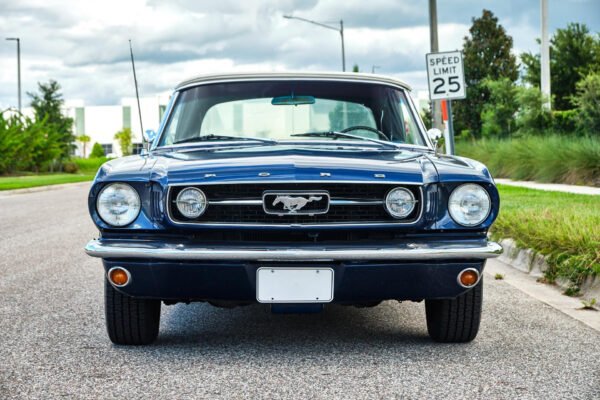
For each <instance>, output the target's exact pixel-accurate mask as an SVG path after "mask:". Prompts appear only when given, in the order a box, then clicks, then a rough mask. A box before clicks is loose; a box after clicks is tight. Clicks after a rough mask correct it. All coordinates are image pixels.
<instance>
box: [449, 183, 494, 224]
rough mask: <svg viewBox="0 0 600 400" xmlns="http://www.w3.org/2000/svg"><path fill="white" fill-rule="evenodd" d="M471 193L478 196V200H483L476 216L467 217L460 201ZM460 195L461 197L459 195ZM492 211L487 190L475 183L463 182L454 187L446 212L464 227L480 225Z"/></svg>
mask: <svg viewBox="0 0 600 400" xmlns="http://www.w3.org/2000/svg"><path fill="white" fill-rule="evenodd" d="M467 195H471V196H475V197H478V200H479V201H484V202H485V203H484V204H483V206H482V208H481V210H482V212H480V213H479V216H478V217H477V218H474V217H468V216H466V213H465V212H464V211H463V209H462V208H463V205H462V201H463V200H464V198H465V196H467ZM459 196H462V197H459ZM491 212H492V199H491V197H490V194H489V193H488V191H487V190H486V189H485V188H484V187H482V186H481V185H478V184H476V183H464V184H462V185H459V186H457V187H456V188H454V190H453V191H452V193H451V194H450V197H449V198H448V213H449V214H450V217H452V219H453V220H454V222H456V223H457V224H459V225H462V226H466V227H474V226H477V225H481V224H482V223H483V222H484V221H485V220H486V219H487V218H488V217H489V215H490V213H491Z"/></svg>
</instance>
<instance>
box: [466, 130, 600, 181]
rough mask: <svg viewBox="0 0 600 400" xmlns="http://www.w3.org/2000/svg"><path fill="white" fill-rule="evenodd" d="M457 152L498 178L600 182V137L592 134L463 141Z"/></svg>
mask: <svg viewBox="0 0 600 400" xmlns="http://www.w3.org/2000/svg"><path fill="white" fill-rule="evenodd" d="M456 152H457V154H459V155H461V156H465V157H469V158H473V159H475V160H479V161H481V162H483V163H484V164H486V165H487V167H488V168H489V169H490V171H491V172H492V174H493V175H494V176H495V177H498V178H511V179H517V180H534V181H539V182H557V183H567V184H587V185H595V186H600V140H598V139H595V138H591V137H567V136H559V135H552V136H545V137H539V136H527V137H521V138H517V139H510V140H501V139H484V140H480V141H471V142H465V141H463V142H457V143H456Z"/></svg>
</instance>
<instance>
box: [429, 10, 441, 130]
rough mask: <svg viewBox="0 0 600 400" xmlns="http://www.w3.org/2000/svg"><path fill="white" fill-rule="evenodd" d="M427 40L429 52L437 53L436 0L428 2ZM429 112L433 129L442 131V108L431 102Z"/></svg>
mask: <svg viewBox="0 0 600 400" xmlns="http://www.w3.org/2000/svg"><path fill="white" fill-rule="evenodd" d="M429 40H430V43H431V52H432V53H437V52H438V51H439V47H438V29H437V3H436V0H429ZM431 111H432V113H433V128H438V129H439V130H441V131H443V130H444V126H443V123H442V108H441V104H440V102H439V101H438V100H432V101H431Z"/></svg>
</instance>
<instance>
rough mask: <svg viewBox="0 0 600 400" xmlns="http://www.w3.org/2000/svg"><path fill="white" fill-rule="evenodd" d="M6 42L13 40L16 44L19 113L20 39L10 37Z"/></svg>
mask: <svg viewBox="0 0 600 400" xmlns="http://www.w3.org/2000/svg"><path fill="white" fill-rule="evenodd" d="M6 40H14V41H16V42H17V85H18V95H19V96H18V97H19V112H21V39H20V38H14V37H10V38H6Z"/></svg>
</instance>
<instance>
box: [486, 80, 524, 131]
mask: <svg viewBox="0 0 600 400" xmlns="http://www.w3.org/2000/svg"><path fill="white" fill-rule="evenodd" d="M482 86H483V87H484V88H486V89H487V90H488V91H489V93H490V98H489V101H488V102H487V103H485V105H484V106H483V111H482V113H481V121H482V126H481V134H482V136H483V137H491V136H495V137H503V136H504V137H505V136H511V135H512V133H513V132H514V131H515V130H516V126H515V121H514V119H515V113H516V112H517V108H518V104H517V101H516V97H517V92H518V88H517V87H516V86H515V85H514V84H513V82H512V81H511V80H510V79H508V78H500V79H498V80H492V79H489V78H486V79H484V80H483V81H482Z"/></svg>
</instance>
